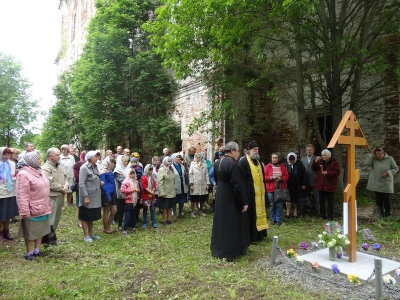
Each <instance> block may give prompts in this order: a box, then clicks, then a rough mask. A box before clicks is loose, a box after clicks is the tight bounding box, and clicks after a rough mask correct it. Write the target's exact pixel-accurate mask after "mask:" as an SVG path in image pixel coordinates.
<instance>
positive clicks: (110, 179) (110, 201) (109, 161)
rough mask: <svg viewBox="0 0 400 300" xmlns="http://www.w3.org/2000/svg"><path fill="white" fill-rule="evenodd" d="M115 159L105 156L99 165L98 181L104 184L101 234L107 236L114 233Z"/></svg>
mask: <svg viewBox="0 0 400 300" xmlns="http://www.w3.org/2000/svg"><path fill="white" fill-rule="evenodd" d="M114 165H115V158H114V157H113V156H107V157H106V158H105V159H103V161H102V162H101V164H100V180H101V181H102V182H104V184H103V185H102V186H101V190H102V203H101V204H102V207H103V229H104V230H103V232H104V233H107V234H111V233H114V232H115V230H111V228H110V227H111V223H112V221H113V220H114V216H115V214H116V213H117V200H116V199H117V193H116V190H115V179H114V173H113V169H114Z"/></svg>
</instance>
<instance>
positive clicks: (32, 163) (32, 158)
mask: <svg viewBox="0 0 400 300" xmlns="http://www.w3.org/2000/svg"><path fill="white" fill-rule="evenodd" d="M39 155H40V154H39V152H38V151H36V150H34V151H32V152H28V153H27V154H25V155H24V156H23V157H22V158H21V159H20V160H19V165H20V166H21V167H25V166H28V167H32V168H34V169H39V168H40V165H39Z"/></svg>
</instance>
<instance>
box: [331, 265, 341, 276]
mask: <svg viewBox="0 0 400 300" xmlns="http://www.w3.org/2000/svg"><path fill="white" fill-rule="evenodd" d="M331 269H332V271H333V273H335V274H339V273H340V270H339V267H338V266H337V265H336V264H333V265H332V266H331Z"/></svg>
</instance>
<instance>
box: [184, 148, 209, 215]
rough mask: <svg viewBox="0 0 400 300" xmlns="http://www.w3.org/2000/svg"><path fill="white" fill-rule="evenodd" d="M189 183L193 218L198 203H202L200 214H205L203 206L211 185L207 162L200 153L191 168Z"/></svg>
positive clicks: (195, 156)
mask: <svg viewBox="0 0 400 300" xmlns="http://www.w3.org/2000/svg"><path fill="white" fill-rule="evenodd" d="M189 184H190V195H191V209H192V213H191V216H192V218H194V217H195V215H194V207H195V205H196V203H200V210H199V214H200V215H202V216H205V213H204V212H203V206H204V203H205V202H206V200H207V198H208V188H209V186H210V179H209V177H208V169H207V165H206V163H204V162H203V161H202V158H201V155H200V153H196V154H195V155H194V161H193V162H192V163H191V165H190V169H189Z"/></svg>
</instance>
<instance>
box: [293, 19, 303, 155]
mask: <svg viewBox="0 0 400 300" xmlns="http://www.w3.org/2000/svg"><path fill="white" fill-rule="evenodd" d="M293 27H294V33H295V34H294V36H295V47H296V90H297V91H296V92H297V103H296V107H297V122H298V132H299V138H298V147H299V148H300V149H299V150H300V157H303V156H305V155H306V153H305V150H306V112H305V109H304V106H305V104H304V76H303V70H304V67H303V59H302V47H301V37H300V20H299V19H298V18H295V19H294V21H293Z"/></svg>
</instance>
